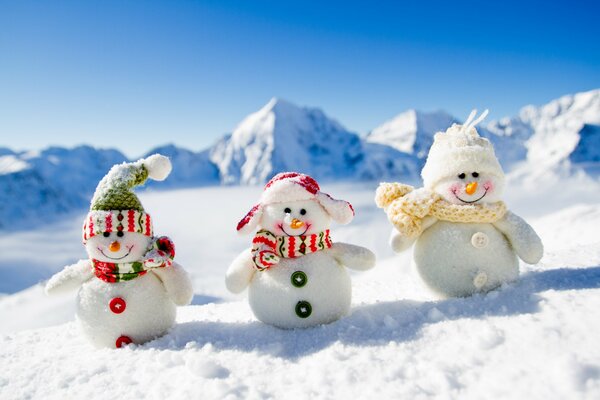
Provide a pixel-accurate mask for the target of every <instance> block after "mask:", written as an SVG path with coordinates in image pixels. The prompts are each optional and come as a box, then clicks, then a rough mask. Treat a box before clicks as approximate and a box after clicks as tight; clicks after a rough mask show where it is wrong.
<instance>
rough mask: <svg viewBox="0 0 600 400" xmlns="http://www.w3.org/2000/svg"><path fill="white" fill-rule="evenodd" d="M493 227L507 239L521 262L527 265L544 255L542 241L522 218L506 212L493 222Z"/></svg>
mask: <svg viewBox="0 0 600 400" xmlns="http://www.w3.org/2000/svg"><path fill="white" fill-rule="evenodd" d="M494 226H495V227H496V228H497V229H498V230H499V231H500V232H502V233H503V234H504V235H505V236H506V237H507V239H508V240H509V242H510V244H511V245H512V247H513V249H514V250H515V252H516V253H517V255H518V256H519V257H520V258H521V260H523V261H525V262H526V263H527V264H535V263H537V262H539V261H540V260H541V258H542V256H543V255H544V245H543V244H542V240H541V239H540V237H539V236H538V235H537V233H535V231H534V230H533V228H532V227H531V226H530V225H529V224H528V223H527V222H525V220H523V218H521V217H519V216H517V215H515V214H513V213H511V212H510V211H508V212H507V213H506V215H505V216H504V218H502V219H501V220H499V221H496V222H494Z"/></svg>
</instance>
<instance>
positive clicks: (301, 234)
mask: <svg viewBox="0 0 600 400" xmlns="http://www.w3.org/2000/svg"><path fill="white" fill-rule="evenodd" d="M353 217H354V210H353V208H352V206H351V205H350V203H348V202H346V201H343V200H336V199H333V198H332V197H331V196H329V195H328V194H326V193H323V192H321V190H320V187H319V185H318V183H317V182H316V181H315V180H314V179H313V178H311V177H310V176H308V175H304V174H300V173H296V172H286V173H280V174H277V175H276V176H275V177H273V178H272V179H271V180H270V181H269V182H268V183H267V184H266V186H265V189H264V191H263V193H262V195H261V198H260V203H259V204H257V205H256V206H254V207H253V208H252V209H251V210H250V212H248V214H247V215H246V216H245V217H244V218H243V219H242V220H241V221H240V222H239V224H238V226H237V230H238V232H240V233H243V234H249V233H255V231H257V232H256V233H255V236H254V239H253V241H252V248H250V249H248V250H246V251H244V252H242V253H241V254H240V255H239V256H238V257H237V258H236V259H235V260H234V261H233V262H232V264H231V266H230V267H229V270H228V271H227V276H226V285H227V288H228V289H229V290H230V291H231V292H233V293H241V292H242V291H244V290H245V289H246V288H247V287H248V300H249V303H250V307H251V308H252V311H253V313H254V315H255V316H256V317H257V318H258V319H259V320H261V321H262V322H265V323H267V324H270V325H274V326H277V327H279V328H306V327H310V326H314V325H319V324H326V323H329V322H333V321H335V320H337V319H339V318H340V317H342V316H344V315H345V314H347V313H348V311H349V308H350V302H351V296H352V285H351V281H350V276H349V274H348V272H347V270H346V268H345V267H349V268H352V269H356V270H367V269H369V268H372V267H373V266H374V265H375V255H374V254H373V253H372V252H371V251H369V250H368V249H366V248H363V247H359V246H355V245H351V244H346V243H339V242H333V241H332V239H331V237H330V232H329V227H330V224H331V220H332V219H333V220H334V221H336V222H338V223H340V224H347V223H349V222H350V221H351V220H352V219H353Z"/></svg>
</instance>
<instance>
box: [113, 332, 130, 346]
mask: <svg viewBox="0 0 600 400" xmlns="http://www.w3.org/2000/svg"><path fill="white" fill-rule="evenodd" d="M130 343H133V340H131V338H130V337H129V336H125V335H123V336H119V338H118V339H117V341H116V342H115V346H117V349H120V348H121V347H123V346H127V345H128V344H130Z"/></svg>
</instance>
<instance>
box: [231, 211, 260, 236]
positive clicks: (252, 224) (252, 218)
mask: <svg viewBox="0 0 600 400" xmlns="http://www.w3.org/2000/svg"><path fill="white" fill-rule="evenodd" d="M262 214H263V210H262V205H260V204H257V205H255V206H254V207H252V209H251V210H250V211H248V213H247V214H246V215H245V216H244V218H242V220H241V221H240V222H239V223H238V226H237V231H238V233H240V234H242V235H248V234H250V233H254V231H255V230H256V227H257V226H258V224H259V223H260V219H261V218H262Z"/></svg>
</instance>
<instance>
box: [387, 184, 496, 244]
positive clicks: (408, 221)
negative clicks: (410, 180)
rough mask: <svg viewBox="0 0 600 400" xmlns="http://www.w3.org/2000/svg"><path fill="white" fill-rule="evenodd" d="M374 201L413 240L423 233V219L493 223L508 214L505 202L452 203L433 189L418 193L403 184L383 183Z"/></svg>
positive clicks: (396, 226)
mask: <svg viewBox="0 0 600 400" xmlns="http://www.w3.org/2000/svg"><path fill="white" fill-rule="evenodd" d="M375 202H376V203H377V206H378V207H379V208H383V209H384V210H385V211H386V214H387V216H388V219H389V220H390V222H391V223H392V224H393V225H394V227H395V228H396V229H397V230H398V232H400V233H401V234H402V235H404V236H406V237H410V238H414V237H418V236H419V235H420V234H421V233H422V232H423V228H422V220H423V218H425V217H426V216H432V217H435V218H437V219H439V220H442V221H450V222H467V223H493V222H496V221H498V220H500V219H501V218H502V217H504V214H506V211H507V209H506V205H505V204H504V202H502V201H499V202H496V203H491V204H490V203H483V204H465V205H461V204H452V203H450V202H448V201H446V200H444V199H443V198H442V197H441V196H440V195H439V194H437V193H434V192H432V191H430V190H427V189H424V188H422V189H417V190H415V188H413V187H412V186H410V185H404V184H402V183H381V184H380V185H379V187H378V188H377V192H376V195H375Z"/></svg>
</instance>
